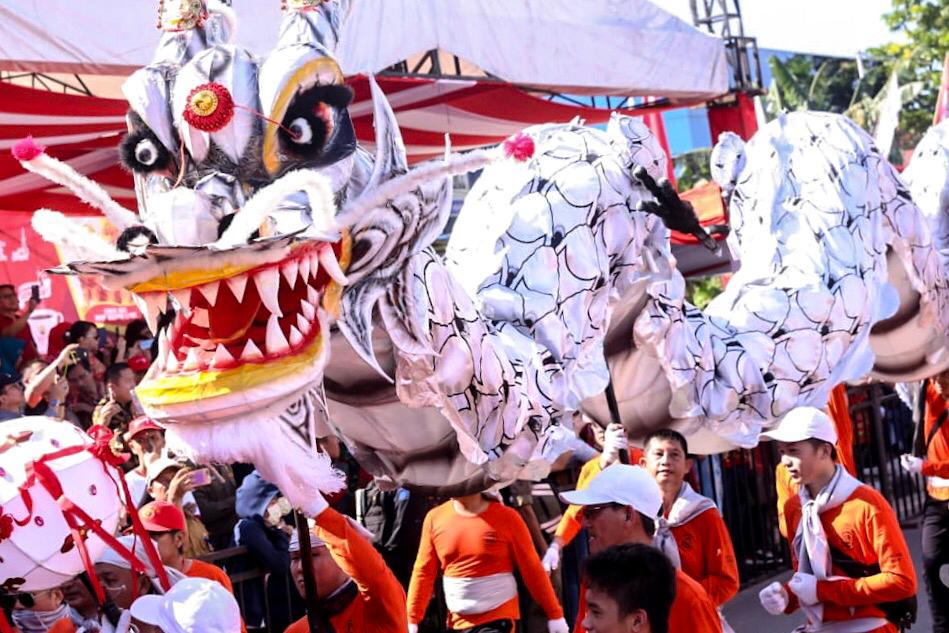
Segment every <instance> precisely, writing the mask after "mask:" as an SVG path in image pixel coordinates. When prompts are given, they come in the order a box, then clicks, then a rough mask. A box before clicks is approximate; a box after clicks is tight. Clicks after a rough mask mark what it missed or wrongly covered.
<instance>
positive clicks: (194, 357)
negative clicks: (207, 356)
mask: <svg viewBox="0 0 949 633" xmlns="http://www.w3.org/2000/svg"><path fill="white" fill-rule="evenodd" d="M182 367H183V369H184V370H185V371H191V370H194V369H198V368H200V367H201V356H200V354H199V353H198V348H197V347H192V348H190V349H189V350H188V355H187V356H186V357H185V364H184V365H183V366H182Z"/></svg>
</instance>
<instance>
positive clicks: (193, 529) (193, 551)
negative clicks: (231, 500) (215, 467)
mask: <svg viewBox="0 0 949 633" xmlns="http://www.w3.org/2000/svg"><path fill="white" fill-rule="evenodd" d="M146 473H147V474H146V485H147V487H148V494H149V495H151V497H152V499H154V500H155V501H167V502H169V503H173V504H174V505H176V506H178V507H179V508H181V510H182V512H184V515H185V520H186V521H187V523H188V543H187V544H186V545H185V552H186V553H187V554H188V556H191V557H195V556H202V555H204V554H207V553H209V552H210V551H211V548H210V547H209V546H208V542H207V536H208V531H207V528H205V527H204V523H202V521H201V511H200V510H199V509H198V502H197V501H196V500H195V498H194V492H193V491H194V489H195V488H197V487H199V486H204V485H207V484H208V483H210V475H209V474H208V471H207V470H206V469H203V468H199V469H193V468H191V467H190V466H188V465H187V462H185V461H183V460H175V459H172V458H171V457H169V456H167V455H164V456H162V457H160V458H158V459H156V460H155V461H153V462H152V463H150V464H149V465H148V467H147V468H146Z"/></svg>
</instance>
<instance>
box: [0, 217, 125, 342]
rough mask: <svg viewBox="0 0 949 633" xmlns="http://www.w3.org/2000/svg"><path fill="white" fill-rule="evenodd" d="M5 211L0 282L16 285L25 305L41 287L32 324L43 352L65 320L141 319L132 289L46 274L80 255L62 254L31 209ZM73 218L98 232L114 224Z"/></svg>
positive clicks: (112, 321) (0, 229)
mask: <svg viewBox="0 0 949 633" xmlns="http://www.w3.org/2000/svg"><path fill="white" fill-rule="evenodd" d="M0 213H2V218H3V221H2V222H0V283H8V284H13V286H14V287H15V288H16V291H17V295H18V296H19V297H20V305H21V306H22V305H25V304H26V302H27V301H29V299H30V294H31V293H32V289H33V286H39V293H40V304H39V307H37V308H36V310H35V311H34V312H33V315H32V316H31V317H30V321H29V324H30V330H31V331H32V333H33V339H34V340H35V341H36V347H37V350H38V351H39V352H40V354H41V355H42V354H45V353H46V349H47V345H48V340H49V332H50V330H52V329H53V328H54V327H55V326H57V325H59V324H60V323H63V322H72V321H75V320H77V319H83V320H85V321H92V322H94V323H99V324H107V323H110V324H119V323H128V322H129V321H131V320H133V319H138V318H141V313H140V312H139V311H138V309H137V308H136V307H135V304H134V303H133V302H132V299H131V296H130V295H129V294H128V293H127V292H124V291H110V290H105V289H103V288H102V287H101V286H99V285H98V284H97V283H95V281H94V280H92V279H80V278H79V277H64V276H61V275H50V274H47V273H46V272H45V271H46V270H47V269H49V268H54V267H56V266H58V265H59V264H60V263H61V262H63V261H68V260H71V259H74V258H76V256H75V254H70V253H63V252H60V250H59V249H58V248H57V247H55V246H53V245H52V244H50V243H48V242H46V241H45V240H43V238H41V237H40V236H39V235H38V234H37V233H36V232H35V231H33V227H32V226H30V217H31V215H32V214H31V213H27V212H15V211H3V212H0ZM71 219H72V220H73V221H78V222H82V223H83V224H87V225H88V226H89V227H90V228H92V229H93V230H94V231H96V232H97V233H103V232H104V231H105V230H106V228H107V227H108V226H109V225H108V223H107V222H106V221H105V219H104V218H102V217H101V216H96V217H86V218H76V217H73V218H71ZM113 237H114V236H113Z"/></svg>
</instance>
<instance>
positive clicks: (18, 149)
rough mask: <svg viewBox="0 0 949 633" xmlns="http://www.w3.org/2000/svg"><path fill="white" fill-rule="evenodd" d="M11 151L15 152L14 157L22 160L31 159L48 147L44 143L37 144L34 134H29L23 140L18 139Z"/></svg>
mask: <svg viewBox="0 0 949 633" xmlns="http://www.w3.org/2000/svg"><path fill="white" fill-rule="evenodd" d="M11 151H12V152H13V158H15V159H17V160H22V161H31V160H33V159H34V158H36V157H37V156H39V155H40V154H42V153H43V152H45V151H46V148H45V147H43V146H42V145H37V144H36V141H34V140H33V137H32V136H27V137H26V138H25V139H23V140H22V141H17V144H16V145H14V146H13V149H12V150H11Z"/></svg>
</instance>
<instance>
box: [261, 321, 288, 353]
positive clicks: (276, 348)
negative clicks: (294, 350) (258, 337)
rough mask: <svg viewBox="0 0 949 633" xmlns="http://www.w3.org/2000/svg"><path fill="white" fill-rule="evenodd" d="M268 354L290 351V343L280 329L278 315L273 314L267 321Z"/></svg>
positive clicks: (266, 341)
mask: <svg viewBox="0 0 949 633" xmlns="http://www.w3.org/2000/svg"><path fill="white" fill-rule="evenodd" d="M265 343H266V345H267V353H268V354H282V353H284V352H286V351H287V350H289V349H290V343H288V342H287V337H286V336H284V335H283V330H281V329H280V322H279V321H278V320H277V315H276V314H271V315H270V319H268V320H267V338H266V340H265Z"/></svg>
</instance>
